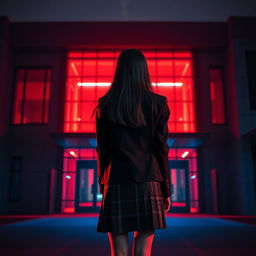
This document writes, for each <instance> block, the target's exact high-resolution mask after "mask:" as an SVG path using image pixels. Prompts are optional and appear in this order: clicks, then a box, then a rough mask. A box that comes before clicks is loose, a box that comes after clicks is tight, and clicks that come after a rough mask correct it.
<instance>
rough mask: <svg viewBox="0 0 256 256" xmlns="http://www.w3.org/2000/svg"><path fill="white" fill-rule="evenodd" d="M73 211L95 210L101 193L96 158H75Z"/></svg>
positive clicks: (98, 204)
mask: <svg viewBox="0 0 256 256" xmlns="http://www.w3.org/2000/svg"><path fill="white" fill-rule="evenodd" d="M76 164H77V165H76V173H77V175H76V185H75V189H76V190H75V212H97V211H98V209H99V207H100V204H101V197H102V195H101V194H100V193H99V185H98V182H97V181H98V180H97V161H96V160H77V163H76Z"/></svg>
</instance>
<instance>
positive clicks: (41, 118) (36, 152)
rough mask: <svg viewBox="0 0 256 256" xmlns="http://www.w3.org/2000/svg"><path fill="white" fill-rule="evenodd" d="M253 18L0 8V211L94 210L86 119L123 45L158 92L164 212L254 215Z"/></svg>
mask: <svg viewBox="0 0 256 256" xmlns="http://www.w3.org/2000/svg"><path fill="white" fill-rule="evenodd" d="M255 31H256V17H229V18H228V19H227V21H225V22H205V21H202V22H171V21H170V22H139V21H137V22H132V21H129V22H128V21H127V22H111V21H108V22H107V21H106V22H104V21H101V22H90V21H85V22H12V21H10V19H9V18H8V17H7V16H1V17H0V77H1V81H0V84H1V87H0V123H1V125H0V139H1V140H0V213H1V214H30V213H31V214H37V213H62V212H63V213H64V212H66V213H68V212H70V213H72V212H98V211H99V207H100V201H101V195H100V194H99V187H98V185H97V173H96V168H97V162H96V151H95V146H96V139H95V122H94V118H90V115H91V112H92V110H93V108H94V107H95V105H96V101H97V99H98V97H100V96H102V95H103V94H104V93H105V92H106V90H107V89H108V86H109V84H110V83H111V81H112V80H111V79H112V77H113V72H114V68H115V61H116V58H117V56H118V54H119V53H120V51H121V50H122V49H124V48H138V49H140V50H142V52H143V53H144V54H145V56H146V58H147V61H148V66H149V71H150V75H151V78H152V83H153V85H154V89H155V92H156V93H159V94H162V95H165V96H167V98H168V104H169V106H170V110H171V117H170V119H169V124H168V125H169V140H168V143H169V147H170V150H169V166H170V177H171V180H172V201H173V208H172V212H188V213H216V214H240V215H253V214H255V213H256V135H255V134H256V89H255V88H256V72H255V71H256V70H255V63H256V34H255Z"/></svg>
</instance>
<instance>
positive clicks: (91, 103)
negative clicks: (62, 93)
mask: <svg viewBox="0 0 256 256" xmlns="http://www.w3.org/2000/svg"><path fill="white" fill-rule="evenodd" d="M142 52H143V53H144V55H145V57H146V59H147V63H148V68H149V73H150V76H151V80H152V86H153V90H154V91H155V92H156V93H159V94H162V95H165V96H167V99H168V105H169V107H170V109H171V116H170V119H169V123H168V127H169V131H170V132H196V125H195V111H194V84H193V72H192V59H191V57H192V55H191V53H190V52H189V51H172V50H170V51H167V50H144V51H143V50H142ZM119 53H120V51H119V50H99V51H96V50H84V51H82V50H81V51H70V52H69V54H68V64H67V79H66V99H65V114H64V132H95V120H94V119H91V118H90V116H91V113H92V111H93V109H94V107H95V106H96V104H97V99H98V98H99V97H101V96H103V95H104V94H105V93H106V91H107V89H108V86H109V85H110V84H111V82H112V78H113V75H114V71H115V65H116V59H117V57H118V54H119Z"/></svg>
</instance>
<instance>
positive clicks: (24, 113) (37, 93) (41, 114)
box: [12, 68, 51, 124]
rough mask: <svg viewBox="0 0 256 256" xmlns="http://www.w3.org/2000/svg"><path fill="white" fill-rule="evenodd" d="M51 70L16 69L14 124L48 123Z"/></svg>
mask: <svg viewBox="0 0 256 256" xmlns="http://www.w3.org/2000/svg"><path fill="white" fill-rule="evenodd" d="M50 76H51V70H50V68H16V70H15V91H14V104H13V113H12V123H13V124H45V123H48V109H49V94H50Z"/></svg>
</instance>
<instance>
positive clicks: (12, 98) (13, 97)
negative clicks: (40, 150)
mask: <svg viewBox="0 0 256 256" xmlns="http://www.w3.org/2000/svg"><path fill="white" fill-rule="evenodd" d="M19 69H24V72H25V75H24V81H23V82H24V87H23V95H22V109H21V120H20V121H21V122H20V123H14V122H13V115H14V111H15V109H14V104H15V100H16V99H15V93H16V89H17V83H16V82H17V72H18V70H19ZM36 69H43V70H44V72H45V74H44V92H43V97H44V98H43V99H42V117H41V121H42V122H41V123H34V122H31V123H22V119H23V114H24V102H25V99H24V95H25V94H24V92H26V78H27V71H28V70H36ZM48 70H50V77H49V103H48V104H49V105H48V120H47V122H44V119H45V117H44V116H45V106H46V100H45V99H46V81H47V79H48V78H47V72H48ZM51 87H52V67H51V66H50V65H33V66H31V65H28V66H27V65H17V66H15V67H14V68H13V82H12V92H11V101H10V102H11V111H10V119H9V125H11V126H23V125H25V126H27V125H34V126H38V125H48V123H49V113H50V111H49V106H50V100H51Z"/></svg>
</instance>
